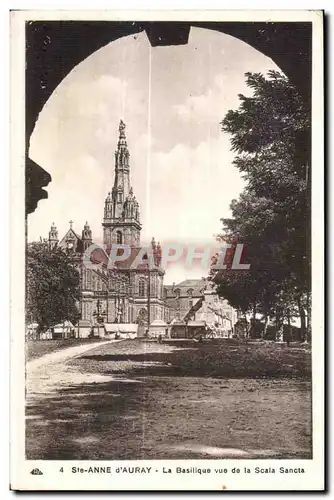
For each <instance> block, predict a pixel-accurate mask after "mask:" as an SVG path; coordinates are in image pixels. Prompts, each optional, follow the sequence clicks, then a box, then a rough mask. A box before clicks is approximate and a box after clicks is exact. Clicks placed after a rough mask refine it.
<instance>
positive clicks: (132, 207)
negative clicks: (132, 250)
mask: <svg viewBox="0 0 334 500" xmlns="http://www.w3.org/2000/svg"><path fill="white" fill-rule="evenodd" d="M118 132H119V135H118V142H117V149H116V151H115V178H114V186H113V188H112V191H111V194H110V193H108V196H107V198H106V200H105V204H104V218H103V223H102V224H103V228H104V229H103V231H104V243H105V244H106V245H109V244H111V243H113V242H114V243H115V242H118V243H119V242H122V243H125V244H130V245H132V246H134V245H139V241H140V230H141V224H140V220H139V205H138V202H137V200H136V197H135V195H134V193H133V189H132V187H131V184H130V165H129V158H130V153H129V150H128V145H127V141H126V135H125V123H124V122H123V120H120V122H119V126H118Z"/></svg>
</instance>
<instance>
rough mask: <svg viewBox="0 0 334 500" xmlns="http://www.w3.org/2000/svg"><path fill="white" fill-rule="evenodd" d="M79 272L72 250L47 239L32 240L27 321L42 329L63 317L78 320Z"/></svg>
mask: <svg viewBox="0 0 334 500" xmlns="http://www.w3.org/2000/svg"><path fill="white" fill-rule="evenodd" d="M79 284H80V276H79V271H78V265H77V262H76V260H75V257H74V255H73V254H71V253H69V252H66V251H64V250H62V249H61V248H59V247H55V248H53V249H50V248H49V247H48V244H47V242H45V241H41V242H35V243H29V244H28V247H27V260H26V321H27V322H29V323H30V322H36V323H38V329H39V332H41V331H44V330H46V329H47V328H49V327H51V326H53V325H55V324H57V323H61V322H62V321H64V320H70V321H72V322H74V323H75V322H76V321H77V319H78V317H79V314H78V300H79V295H80V292H79Z"/></svg>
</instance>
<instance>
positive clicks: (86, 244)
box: [81, 221, 93, 250]
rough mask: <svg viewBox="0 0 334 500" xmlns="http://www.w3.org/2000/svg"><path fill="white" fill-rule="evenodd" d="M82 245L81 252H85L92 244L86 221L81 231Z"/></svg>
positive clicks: (89, 229) (90, 232)
mask: <svg viewBox="0 0 334 500" xmlns="http://www.w3.org/2000/svg"><path fill="white" fill-rule="evenodd" d="M81 240H82V244H83V250H87V248H89V247H90V245H91V244H92V242H93V240H92V231H91V228H90V227H89V224H88V222H87V221H86V224H85V225H84V228H83V230H82V238H81Z"/></svg>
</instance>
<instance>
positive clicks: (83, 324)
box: [48, 120, 165, 336]
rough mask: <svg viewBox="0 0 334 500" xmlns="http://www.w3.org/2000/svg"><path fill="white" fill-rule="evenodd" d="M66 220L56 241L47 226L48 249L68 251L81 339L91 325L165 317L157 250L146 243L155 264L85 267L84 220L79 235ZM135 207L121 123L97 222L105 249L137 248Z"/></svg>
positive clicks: (87, 234) (87, 239) (87, 233)
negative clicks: (75, 274)
mask: <svg viewBox="0 0 334 500" xmlns="http://www.w3.org/2000/svg"><path fill="white" fill-rule="evenodd" d="M72 224H73V223H72V221H71V222H70V228H69V230H68V231H67V233H66V234H65V235H64V237H63V238H62V239H61V240H60V241H59V239H58V231H57V228H56V226H55V225H54V224H52V226H51V229H50V232H49V239H48V241H49V246H50V247H52V246H55V245H58V246H60V247H61V248H64V249H67V250H68V251H71V252H74V254H75V256H76V258H77V261H78V268H79V271H80V281H81V290H80V295H81V300H80V304H79V308H80V316H81V319H80V320H79V324H78V329H79V334H80V336H86V335H88V334H89V332H90V331H91V329H92V327H94V326H97V325H98V324H102V323H104V324H105V323H137V322H142V323H146V324H147V323H151V322H152V321H154V320H164V319H165V301H164V286H163V279H164V274H165V272H164V270H163V269H162V268H161V267H160V266H159V264H160V261H161V247H160V245H159V244H156V242H155V240H154V238H153V239H152V243H151V245H152V254H153V255H154V261H155V266H154V268H151V269H150V268H149V266H144V265H143V266H139V267H138V268H136V269H132V268H129V263H128V261H127V262H122V261H120V262H116V263H115V264H114V266H113V267H112V268H111V269H109V268H107V266H103V267H102V268H101V269H90V268H87V267H86V266H85V265H84V264H83V258H82V257H83V254H84V252H85V251H86V250H87V249H88V248H89V247H90V246H91V245H92V244H93V235H92V231H91V229H90V227H89V224H88V223H87V222H86V224H85V226H84V228H83V229H82V232H81V235H80V234H78V233H77V232H76V231H75V230H74V228H73V226H72ZM141 228H142V226H141V222H140V212H139V204H138V201H137V199H136V197H135V194H134V192H133V188H132V186H131V179H130V153H129V150H128V145H127V141H126V135H125V124H124V123H123V121H122V120H121V122H120V125H119V138H118V143H117V149H116V152H115V177H114V185H113V188H112V190H111V192H109V193H108V194H107V197H106V199H105V203H104V213H103V218H102V230H103V244H104V245H105V247H106V248H107V252H108V249H110V248H111V246H112V245H113V244H115V243H117V244H119V245H128V246H129V247H130V248H131V258H133V259H134V258H135V256H136V254H137V253H138V252H139V249H140V244H141V243H140V232H141Z"/></svg>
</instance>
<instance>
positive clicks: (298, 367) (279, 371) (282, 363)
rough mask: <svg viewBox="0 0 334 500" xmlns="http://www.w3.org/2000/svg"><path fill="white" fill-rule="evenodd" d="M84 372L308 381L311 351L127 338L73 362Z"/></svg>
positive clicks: (282, 346)
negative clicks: (159, 342) (127, 339)
mask: <svg viewBox="0 0 334 500" xmlns="http://www.w3.org/2000/svg"><path fill="white" fill-rule="evenodd" d="M73 363H74V364H77V365H78V366H80V367H81V368H82V369H84V370H85V371H86V370H87V371H93V372H94V371H96V372H99V373H103V372H108V373H128V372H129V371H131V373H132V374H133V375H136V376H139V375H146V376H148V375H159V376H195V377H196V376H197V377H198V376H199V377H224V378H239V377H242V378H268V377H274V378H281V377H289V378H291V377H293V378H303V379H310V378H311V351H310V349H309V348H308V347H305V346H301V345H300V344H299V345H297V346H294V347H287V346H286V344H276V343H261V342H256V343H249V344H245V343H239V344H236V343H235V342H233V343H232V342H229V341H221V342H220V343H211V342H207V343H194V342H191V341H188V342H187V341H183V343H182V348H181V347H180V344H179V342H177V341H176V342H175V343H174V345H173V344H172V343H171V342H169V343H168V344H157V343H155V342H145V341H142V340H139V339H138V340H129V341H125V342H121V343H119V344H117V345H103V346H101V348H97V349H95V350H94V353H91V354H90V353H87V354H83V355H82V356H81V357H80V358H77V359H76V360H73Z"/></svg>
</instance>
